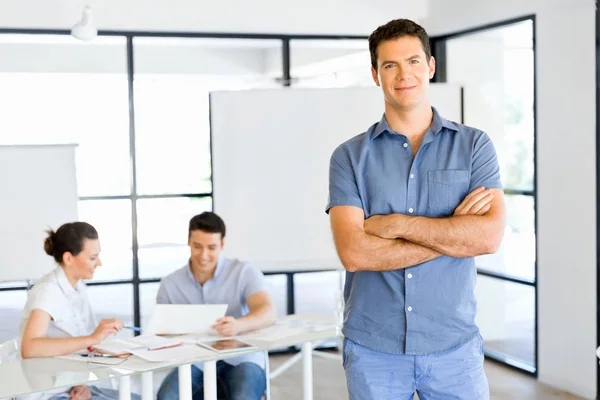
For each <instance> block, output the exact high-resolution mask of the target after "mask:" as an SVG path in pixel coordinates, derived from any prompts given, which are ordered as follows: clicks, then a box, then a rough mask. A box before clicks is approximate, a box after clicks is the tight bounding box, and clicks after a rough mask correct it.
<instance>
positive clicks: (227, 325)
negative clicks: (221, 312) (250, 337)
mask: <svg viewBox="0 0 600 400" xmlns="http://www.w3.org/2000/svg"><path fill="white" fill-rule="evenodd" d="M212 328H213V329H214V330H216V331H217V332H219V334H220V335H223V336H235V335H237V334H238V333H239V331H240V327H239V324H238V321H237V320H236V319H235V318H233V317H223V318H219V319H218V320H217V323H216V324H214V325H213V326H212Z"/></svg>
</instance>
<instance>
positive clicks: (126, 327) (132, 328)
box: [123, 326, 142, 332]
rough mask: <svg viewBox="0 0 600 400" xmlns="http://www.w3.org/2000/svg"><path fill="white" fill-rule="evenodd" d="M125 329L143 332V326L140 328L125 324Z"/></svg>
mask: <svg viewBox="0 0 600 400" xmlns="http://www.w3.org/2000/svg"><path fill="white" fill-rule="evenodd" d="M123 328H125V329H131V330H132V331H136V332H141V331H142V328H138V327H137V326H124V327H123Z"/></svg>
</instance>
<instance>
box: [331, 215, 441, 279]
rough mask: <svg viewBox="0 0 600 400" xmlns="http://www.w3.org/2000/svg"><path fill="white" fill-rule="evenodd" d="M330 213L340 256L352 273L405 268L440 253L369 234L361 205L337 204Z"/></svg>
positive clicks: (406, 242) (334, 238)
mask: <svg viewBox="0 0 600 400" xmlns="http://www.w3.org/2000/svg"><path fill="white" fill-rule="evenodd" d="M329 215H330V220H331V229H332V232H333V240H334V242H335V247H336V250H337V253H338V256H339V257H340V260H341V261H342V264H343V265H344V268H346V270H348V271H350V272H355V271H390V270H396V269H403V268H408V267H412V266H414V265H417V264H420V263H423V262H425V261H429V260H433V259H434V258H437V257H439V256H440V253H439V252H437V251H435V250H431V249H429V248H426V247H424V246H420V245H418V244H415V243H411V242H408V241H405V240H398V239H383V238H380V237H377V236H373V235H370V234H368V233H366V232H365V230H364V223H365V214H364V212H363V210H362V209H361V208H358V207H353V206H335V207H333V208H331V209H330V210H329Z"/></svg>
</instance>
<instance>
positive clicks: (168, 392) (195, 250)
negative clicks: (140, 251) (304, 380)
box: [157, 212, 275, 400]
mask: <svg viewBox="0 0 600 400" xmlns="http://www.w3.org/2000/svg"><path fill="white" fill-rule="evenodd" d="M224 238H225V223H224V222H223V220H222V219H221V218H220V217H219V216H218V215H216V214H215V213H212V212H204V213H202V214H200V215H196V216H195V217H193V218H192V219H191V220H190V226H189V231H188V245H189V246H190V261H189V263H188V265H186V266H184V267H183V268H181V269H178V270H177V271H175V272H173V273H172V274H170V275H168V276H166V277H165V278H163V279H162V281H161V284H160V288H159V290H158V295H157V303H158V304H228V305H229V306H228V307H227V315H226V316H225V317H223V318H220V319H219V320H217V321H216V322H215V325H214V326H213V328H214V329H215V330H217V331H218V332H219V333H220V334H221V335H226V336H233V335H237V334H238V333H241V332H246V331H251V330H255V329H259V328H263V327H266V326H269V325H271V324H273V322H274V321H275V308H274V307H273V304H272V303H271V298H270V296H269V294H268V292H267V284H266V281H265V278H264V276H263V274H262V272H261V271H260V270H258V269H257V268H255V267H253V266H251V265H249V264H245V263H243V262H241V261H238V260H236V259H229V258H226V257H224V256H222V255H221V251H222V250H223V246H224ZM264 368H265V355H264V353H262V352H257V353H252V354H248V355H243V356H239V357H235V358H228V359H227V360H225V361H218V362H217V377H218V383H219V385H218V389H217V394H218V397H219V398H226V399H228V400H239V399H244V400H253V399H256V400H258V399H260V398H261V397H262V395H263V394H264V392H265V389H266V379H267V378H266V375H265V369H264ZM203 378H204V377H203V373H202V364H198V365H192V395H193V398H194V400H198V399H202V398H203V397H204V396H203V394H204V393H203V392H204V387H203V382H204V381H203ZM178 397H179V379H178V374H177V369H175V370H173V371H172V372H171V373H170V374H169V375H168V376H167V377H166V378H165V380H164V381H163V382H162V384H161V386H160V389H159V391H158V400H171V399H177V398H178Z"/></svg>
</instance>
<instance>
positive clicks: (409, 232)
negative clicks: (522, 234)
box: [330, 188, 505, 272]
mask: <svg viewBox="0 0 600 400" xmlns="http://www.w3.org/2000/svg"><path fill="white" fill-rule="evenodd" d="M504 214H505V210H504V196H503V193H502V190H501V189H484V188H478V189H476V190H474V191H473V192H471V193H470V194H469V195H467V197H465V199H464V200H463V202H462V203H461V204H460V205H459V206H458V207H457V208H456V210H455V212H454V215H453V216H451V217H448V218H427V217H417V216H408V215H404V214H391V215H384V216H381V215H378V216H373V217H371V218H369V219H367V220H366V221H365V219H364V212H363V210H362V209H360V208H357V207H352V206H336V207H333V208H332V209H331V210H330V218H331V227H332V231H333V238H334V242H335V246H336V249H337V252H338V255H339V257H340V260H341V261H342V264H343V265H344V267H345V268H346V270H348V271H350V272H355V271H361V270H362V271H389V270H395V269H403V268H408V267H412V266H414V265H417V264H420V263H423V262H425V261H429V260H432V259H434V258H437V257H439V256H440V255H442V254H445V255H448V256H451V257H457V258H458V257H473V256H477V255H482V254H489V253H494V252H496V251H497V249H498V247H499V246H500V243H501V241H502V235H503V231H504Z"/></svg>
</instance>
